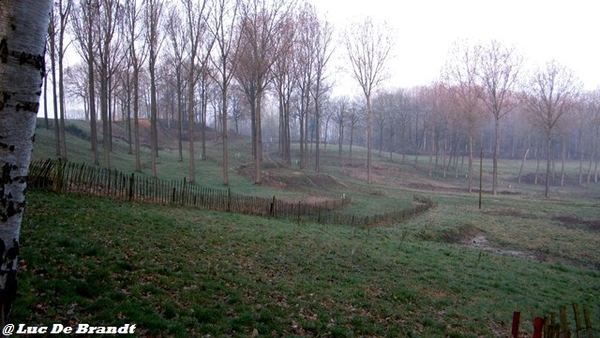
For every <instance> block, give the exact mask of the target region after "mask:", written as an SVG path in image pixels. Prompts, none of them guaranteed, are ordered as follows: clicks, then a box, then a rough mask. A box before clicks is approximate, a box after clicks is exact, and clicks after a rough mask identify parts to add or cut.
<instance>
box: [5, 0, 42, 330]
mask: <svg viewBox="0 0 600 338" xmlns="http://www.w3.org/2000/svg"><path fill="white" fill-rule="evenodd" d="M51 10H52V1H40V0H19V1H9V2H3V4H2V10H0V93H2V95H0V140H1V141H0V142H1V143H0V145H1V146H0V171H1V174H0V228H1V229H2V231H0V258H1V263H0V321H1V323H0V324H1V325H2V327H4V325H5V324H6V323H7V322H8V319H9V315H10V310H11V308H12V304H13V301H14V300H15V298H16V297H17V268H18V261H19V259H18V255H19V235H20V231H21V223H22V220H23V211H24V210H25V191H26V187H27V183H26V182H27V173H28V168H29V162H30V158H31V152H32V149H33V140H34V138H35V124H36V117H37V112H38V108H39V100H40V95H41V86H42V77H43V76H44V74H45V70H44V68H45V66H44V64H45V60H44V47H45V41H46V34H47V33H48V23H49V21H50V17H49V15H48V14H49V13H50V11H51ZM40 75H41V77H40Z"/></svg>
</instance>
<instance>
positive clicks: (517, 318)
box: [511, 311, 521, 338]
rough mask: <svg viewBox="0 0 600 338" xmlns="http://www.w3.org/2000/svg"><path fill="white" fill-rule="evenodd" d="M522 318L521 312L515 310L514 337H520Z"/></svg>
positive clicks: (513, 321)
mask: <svg viewBox="0 0 600 338" xmlns="http://www.w3.org/2000/svg"><path fill="white" fill-rule="evenodd" d="M520 320H521V312H518V311H514V312H513V320H512V331H511V334H512V336H513V338H519V321H520Z"/></svg>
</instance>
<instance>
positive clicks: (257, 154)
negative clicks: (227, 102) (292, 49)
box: [235, 0, 291, 184]
mask: <svg viewBox="0 0 600 338" xmlns="http://www.w3.org/2000/svg"><path fill="white" fill-rule="evenodd" d="M290 9H291V6H290V5H289V4H288V3H287V2H286V1H280V2H274V3H272V2H270V1H268V0H249V1H248V2H247V3H244V4H243V6H242V7H241V18H240V33H241V36H240V39H241V40H240V46H239V50H238V52H237V58H238V60H237V62H239V64H238V67H237V68H236V73H235V77H236V78H237V80H238V82H239V83H240V86H241V87H242V88H243V90H244V93H245V94H246V99H247V100H248V103H249V105H250V116H251V122H252V140H253V152H254V171H255V178H254V183H255V184H261V183H262V178H261V174H262V173H261V162H262V126H261V109H262V101H263V96H264V94H265V91H266V89H267V85H268V84H269V83H270V81H271V78H272V72H271V67H272V66H273V64H274V63H275V61H276V60H277V58H278V57H279V56H280V54H281V51H282V50H285V48H283V46H282V43H284V42H286V41H285V40H281V39H280V38H279V37H280V33H281V30H282V29H283V27H284V26H285V23H286V22H287V20H286V18H287V16H288V15H289V12H290Z"/></svg>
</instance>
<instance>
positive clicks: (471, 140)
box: [467, 135, 473, 194]
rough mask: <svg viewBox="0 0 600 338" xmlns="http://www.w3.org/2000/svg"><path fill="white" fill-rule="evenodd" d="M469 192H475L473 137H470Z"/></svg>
mask: <svg viewBox="0 0 600 338" xmlns="http://www.w3.org/2000/svg"><path fill="white" fill-rule="evenodd" d="M467 191H468V192H469V194H470V193H472V192H473V136H471V135H469V168H468V169H467Z"/></svg>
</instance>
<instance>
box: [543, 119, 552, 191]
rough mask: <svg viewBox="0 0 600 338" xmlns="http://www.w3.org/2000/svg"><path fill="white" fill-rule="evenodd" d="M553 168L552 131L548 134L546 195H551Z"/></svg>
mask: <svg viewBox="0 0 600 338" xmlns="http://www.w3.org/2000/svg"><path fill="white" fill-rule="evenodd" d="M551 168H552V136H550V131H548V135H547V136H546V186H545V189H544V196H546V197H550V179H551V176H550V175H551Z"/></svg>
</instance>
